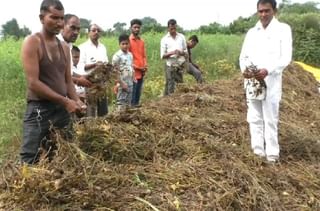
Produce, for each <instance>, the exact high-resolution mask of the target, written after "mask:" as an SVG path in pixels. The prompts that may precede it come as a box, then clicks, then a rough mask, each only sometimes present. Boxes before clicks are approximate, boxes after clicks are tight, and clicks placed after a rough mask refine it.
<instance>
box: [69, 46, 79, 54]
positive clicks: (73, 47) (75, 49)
mask: <svg viewBox="0 0 320 211" xmlns="http://www.w3.org/2000/svg"><path fill="white" fill-rule="evenodd" d="M71 51H74V52H79V53H80V49H79V48H78V47H77V46H75V45H73V46H72V49H71Z"/></svg>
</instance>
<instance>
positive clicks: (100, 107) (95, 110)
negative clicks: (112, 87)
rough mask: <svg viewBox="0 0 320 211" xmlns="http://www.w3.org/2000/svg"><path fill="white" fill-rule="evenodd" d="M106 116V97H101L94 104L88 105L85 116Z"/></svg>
mask: <svg viewBox="0 0 320 211" xmlns="http://www.w3.org/2000/svg"><path fill="white" fill-rule="evenodd" d="M106 114H108V102H107V97H102V98H100V99H99V100H97V102H96V103H90V102H89V103H88V108H87V116H91V117H96V116H104V115H106Z"/></svg>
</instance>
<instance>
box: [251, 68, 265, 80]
mask: <svg viewBox="0 0 320 211" xmlns="http://www.w3.org/2000/svg"><path fill="white" fill-rule="evenodd" d="M267 75H268V70H266V69H260V70H259V71H258V72H256V73H255V74H254V77H255V78H256V79H257V80H263V79H264V78H265V77H266V76H267Z"/></svg>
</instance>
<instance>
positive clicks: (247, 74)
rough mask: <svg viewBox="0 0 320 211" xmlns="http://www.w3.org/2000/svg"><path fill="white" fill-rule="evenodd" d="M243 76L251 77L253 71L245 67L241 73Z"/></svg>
mask: <svg viewBox="0 0 320 211" xmlns="http://www.w3.org/2000/svg"><path fill="white" fill-rule="evenodd" d="M242 75H243V77H244V78H253V77H254V74H253V72H251V71H249V70H248V69H246V70H245V71H244V72H243V73H242Z"/></svg>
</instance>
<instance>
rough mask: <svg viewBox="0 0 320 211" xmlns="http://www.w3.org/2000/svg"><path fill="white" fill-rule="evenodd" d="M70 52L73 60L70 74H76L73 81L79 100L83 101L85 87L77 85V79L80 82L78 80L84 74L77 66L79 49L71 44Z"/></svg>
mask: <svg viewBox="0 0 320 211" xmlns="http://www.w3.org/2000/svg"><path fill="white" fill-rule="evenodd" d="M71 54H72V62H73V66H72V75H73V76H76V77H74V80H73V82H74V84H75V88H76V92H77V94H78V96H79V98H80V100H81V101H82V102H85V98H86V92H85V88H84V87H83V86H79V85H77V84H78V81H79V82H80V80H81V79H82V78H84V77H85V75H86V72H85V71H84V70H81V69H80V68H78V67H77V65H78V63H79V58H80V49H79V48H78V47H77V46H72V50H71Z"/></svg>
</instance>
